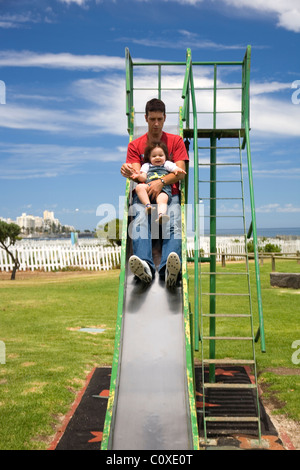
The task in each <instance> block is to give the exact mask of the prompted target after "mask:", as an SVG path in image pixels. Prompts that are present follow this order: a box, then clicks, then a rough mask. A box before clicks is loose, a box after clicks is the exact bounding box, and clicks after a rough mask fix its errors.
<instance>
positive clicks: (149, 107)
mask: <svg viewBox="0 0 300 470" xmlns="http://www.w3.org/2000/svg"><path fill="white" fill-rule="evenodd" d="M145 111H146V116H148V113H150V112H151V111H159V112H161V113H163V114H164V115H165V114H166V106H165V103H164V102H163V101H162V100H159V99H157V98H153V99H152V100H150V101H148V102H147V103H146V109H145Z"/></svg>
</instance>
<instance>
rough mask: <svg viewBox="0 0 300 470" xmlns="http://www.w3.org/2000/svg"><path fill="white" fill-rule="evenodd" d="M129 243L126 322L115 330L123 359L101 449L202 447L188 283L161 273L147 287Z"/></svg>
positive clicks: (118, 366) (117, 369)
mask: <svg viewBox="0 0 300 470" xmlns="http://www.w3.org/2000/svg"><path fill="white" fill-rule="evenodd" d="M126 245H127V248H126V266H125V277H124V285H123V286H122V287H121V289H124V290H123V299H122V304H123V309H122V310H123V311H122V322H121V325H120V326H119V327H118V326H117V333H116V334H119V338H120V340H119V342H118V340H117V341H116V348H118V349H119V351H118V364H116V361H114V365H113V370H112V380H111V390H110V398H109V402H108V410H107V413H106V421H105V427H104V432H103V441H102V447H101V448H102V449H103V450H105V449H115V450H124V449H128V450H131V449H135V450H147V449H152V450H153V449H155V450H159V449H161V450H163V449H165V450H166V449H169V450H171V449H175V450H180V449H183V450H186V449H194V448H197V443H198V440H197V437H196V438H195V430H194V428H193V425H192V419H191V415H194V421H195V415H196V413H193V411H194V410H193V406H192V407H191V403H190V401H191V395H193V393H191V388H192V386H191V382H192V378H191V373H189V371H187V354H186V336H185V335H186V333H187V331H186V330H189V328H187V326H186V322H185V321H184V309H183V297H184V292H183V287H182V285H183V282H182V285H181V286H179V287H177V288H176V289H175V290H173V291H171V290H168V289H167V288H166V286H165V283H164V282H162V281H160V280H159V278H158V275H156V276H155V279H154V280H153V282H152V283H151V284H150V285H148V286H145V285H143V284H142V283H140V282H137V281H136V279H135V278H134V276H133V275H132V273H131V272H130V270H129V269H128V268H127V266H128V263H127V261H128V258H129V256H130V243H129V242H128V241H127V244H126ZM155 258H157V256H154V259H155ZM121 284H122V280H120V285H121ZM119 297H120V296H119ZM119 300H120V299H119ZM118 330H119V332H118ZM115 354H116V351H115ZM114 367H115V374H114ZM114 375H115V377H114ZM193 400H194V396H193V397H192V402H193ZM193 403H194V402H193ZM194 427H195V426H194ZM193 430H194V432H193ZM196 434H197V432H196Z"/></svg>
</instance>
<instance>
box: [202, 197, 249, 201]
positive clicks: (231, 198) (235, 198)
mask: <svg viewBox="0 0 300 470" xmlns="http://www.w3.org/2000/svg"><path fill="white" fill-rule="evenodd" d="M207 200H208V201H211V200H214V201H224V200H226V201H227V200H230V201H231V200H239V201H242V200H243V198H242V197H200V198H199V201H207Z"/></svg>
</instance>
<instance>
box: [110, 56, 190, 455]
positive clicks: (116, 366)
mask: <svg viewBox="0 0 300 470" xmlns="http://www.w3.org/2000/svg"><path fill="white" fill-rule="evenodd" d="M134 65H136V66H142V65H145V66H149V65H150V66H153V65H157V67H158V90H157V92H158V98H161V90H162V88H161V69H162V67H163V66H170V65H181V66H182V65H183V66H185V65H186V63H185V62H159V63H153V62H149V63H148V62H146V63H139V62H136V63H133V61H132V59H131V56H130V53H129V50H128V49H127V48H126V114H127V118H128V133H129V141H131V140H132V139H133V134H134V106H133V89H134V88H133V67H134ZM179 127H180V134H181V136H182V137H183V125H182V108H181V107H179ZM187 184H188V177H187V178H186V179H185V180H184V181H182V183H181V221H182V292H183V320H184V330H185V350H186V372H187V387H188V400H189V416H190V420H191V432H192V441H193V449H194V450H198V449H199V436H198V425H197V411H196V400H195V376H194V355H193V334H192V331H193V316H192V313H191V312H190V304H189V291H188V271H187V247H186V205H187ZM130 192H131V189H130V180H127V181H126V192H125V206H124V216H123V228H122V248H121V272H120V281H119V298H118V311H117V323H116V335H115V347H114V356H113V364H112V373H111V385H110V394H109V399H108V405H107V411H106V417H105V423H104V430H103V437H102V444H101V449H102V450H107V449H109V448H110V445H111V434H112V429H113V425H114V422H113V421H114V405H115V398H116V394H117V393H118V377H119V370H120V346H121V342H122V317H123V305H124V295H125V292H124V288H125V282H126V280H125V277H126V259H127V258H126V253H127V248H128V239H127V234H128V211H129V203H130ZM137 353H138V352H137Z"/></svg>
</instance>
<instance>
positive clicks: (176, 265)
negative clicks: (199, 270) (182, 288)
mask: <svg viewBox="0 0 300 470" xmlns="http://www.w3.org/2000/svg"><path fill="white" fill-rule="evenodd" d="M180 268H181V262H180V258H179V256H178V255H177V253H175V252H172V253H170V254H169V256H168V259H167V264H166V285H167V287H175V286H176V281H177V277H178V274H179V272H180Z"/></svg>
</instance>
